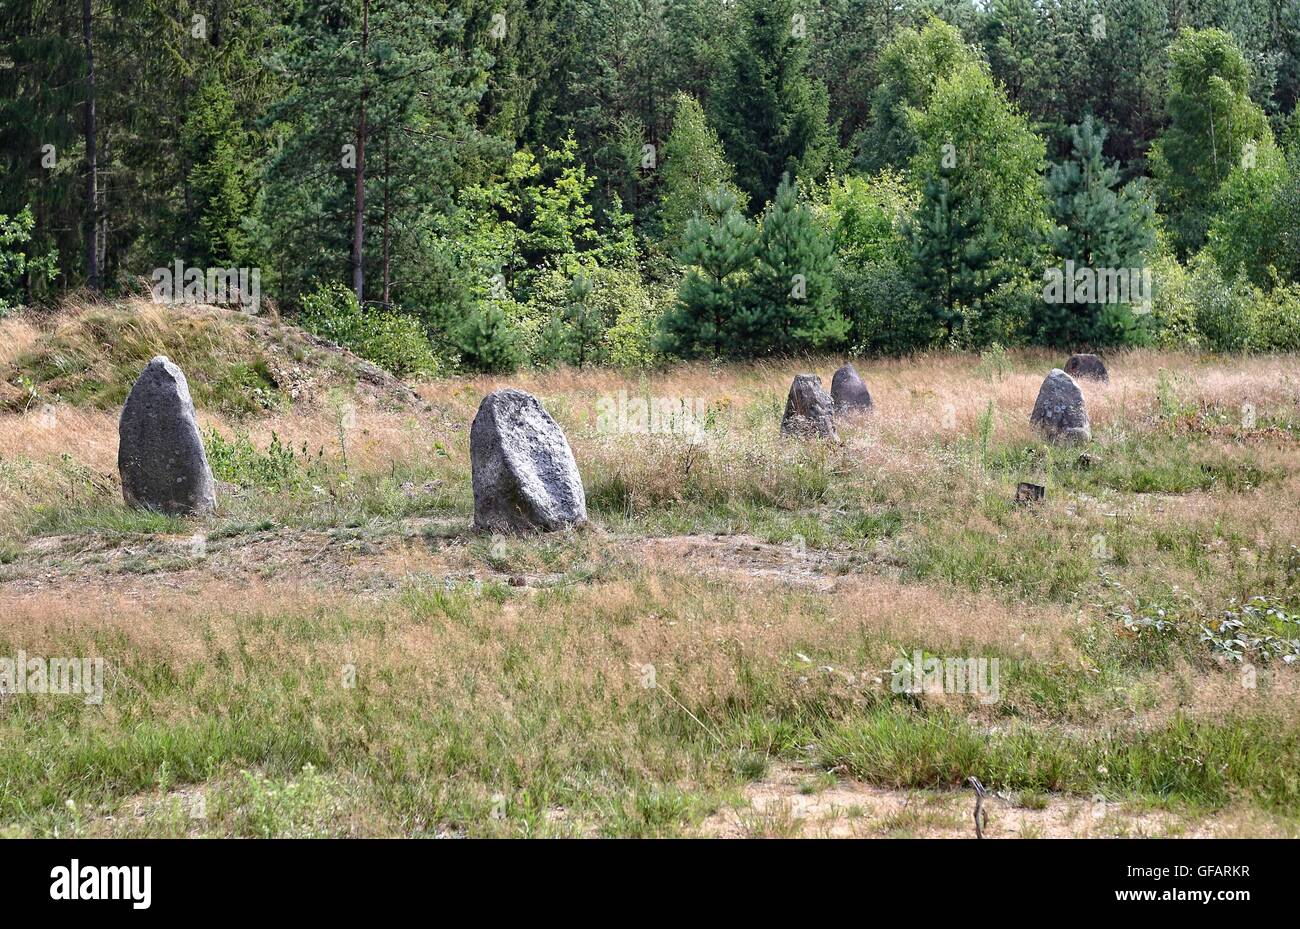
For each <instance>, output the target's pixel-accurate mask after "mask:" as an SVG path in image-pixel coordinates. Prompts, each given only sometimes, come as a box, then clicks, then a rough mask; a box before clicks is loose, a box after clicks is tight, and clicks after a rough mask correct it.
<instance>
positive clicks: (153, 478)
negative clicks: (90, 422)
mask: <svg viewBox="0 0 1300 929" xmlns="http://www.w3.org/2000/svg"><path fill="white" fill-rule="evenodd" d="M117 433H118V446H117V469H118V472H119V473H120V474H121V476H122V496H123V497H124V498H125V500H126V502H127V504H128V505H130V506H136V507H141V508H144V509H150V510H156V511H157V512H159V513H167V514H169V515H173V516H203V515H206V514H208V513H211V512H212V511H213V510H214V509H216V506H217V492H216V485H215V483H214V482H213V480H212V469H211V468H210V467H208V456H207V453H206V452H205V451H204V448H203V436H202V435H201V434H200V433H199V426H198V423H197V421H196V420H195V418H194V402H193V400H191V399H190V386H189V384H188V383H187V382H186V380H185V374H184V372H182V371H181V369H180V368H178V367H176V365H174V364H172V363H171V361H170V360H168V359H167V358H166V357H165V356H163V355H159V356H158V357H157V358H154V359H153V360H152V361H150V362H149V364H148V365H146V366H145V369H144V371H142V372H141V374H140V376H139V377H138V378H136V381H135V384H134V385H132V387H131V393H130V394H129V395H128V396H127V398H126V405H125V406H123V407H122V417H121V419H120V420H118V425H117Z"/></svg>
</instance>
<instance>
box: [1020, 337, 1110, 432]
mask: <svg viewBox="0 0 1300 929" xmlns="http://www.w3.org/2000/svg"><path fill="white" fill-rule="evenodd" d="M1075 378H1080V379H1085V378H1086V379H1088V380H1094V381H1102V382H1108V381H1109V380H1110V376H1109V375H1108V374H1107V372H1106V366H1105V365H1104V364H1102V361H1101V359H1100V358H1098V357H1097V356H1096V355H1073V356H1071V357H1070V360H1069V361H1067V362H1066V363H1065V369H1064V370H1062V369H1060V368H1053V369H1052V372H1051V373H1050V374H1048V375H1047V378H1046V379H1045V380H1044V381H1043V386H1042V387H1040V388H1039V389H1038V399H1037V400H1036V401H1035V402H1034V411H1033V413H1031V414H1030V416H1029V421H1030V422H1031V423H1032V424H1033V425H1034V426H1036V427H1038V429H1039V430H1040V431H1041V432H1042V433H1043V434H1044V435H1046V436H1047V438H1048V439H1050V440H1051V441H1053V442H1058V443H1061V444H1069V443H1072V442H1087V441H1088V440H1089V439H1091V438H1092V425H1091V423H1090V422H1089V421H1088V408H1087V406H1086V405H1085V404H1084V402H1083V391H1082V390H1080V389H1079V384H1078V381H1076V380H1075Z"/></svg>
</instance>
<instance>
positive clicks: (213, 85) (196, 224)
mask: <svg viewBox="0 0 1300 929" xmlns="http://www.w3.org/2000/svg"><path fill="white" fill-rule="evenodd" d="M181 143H182V149H183V151H184V155H185V160H186V162H187V163H188V164H189V165H191V167H190V170H189V174H188V176H187V177H186V187H187V195H186V197H185V202H186V204H187V205H188V210H187V211H186V213H185V215H184V218H183V222H182V234H183V235H184V237H185V238H186V239H187V240H188V248H187V249H186V254H185V256H184V257H185V258H186V260H188V261H190V262H191V263H193V264H195V265H198V266H200V267H214V266H215V267H229V266H233V265H239V264H241V263H242V262H243V261H244V260H245V259H246V258H247V255H248V241H247V239H248V237H247V233H246V231H245V229H244V220H245V218H246V216H247V213H248V210H249V207H250V205H251V178H250V177H249V171H248V164H249V156H250V152H249V150H248V146H247V143H246V140H245V138H244V133H243V131H242V130H241V128H240V126H239V124H238V122H237V120H236V118H235V104H234V101H233V100H231V98H230V94H229V93H227V91H226V88H225V86H224V85H223V84H222V83H221V81H220V80H219V79H215V78H214V79H212V80H209V81H208V82H207V83H206V84H205V85H204V86H203V88H202V89H201V90H200V91H199V94H198V97H197V100H196V101H195V103H194V105H193V109H192V110H191V112H190V116H189V118H188V119H187V120H186V123H185V126H184V128H183V129H182V132H181Z"/></svg>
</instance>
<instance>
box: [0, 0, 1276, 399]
mask: <svg viewBox="0 0 1300 929" xmlns="http://www.w3.org/2000/svg"><path fill="white" fill-rule="evenodd" d="M0 15H2V22H0V31H2V33H3V49H4V51H3V60H0V165H2V167H0V172H2V173H0V314H3V313H5V312H7V311H10V310H12V309H13V308H16V307H18V306H23V305H29V306H41V305H52V304H57V303H58V302H59V301H60V300H61V299H64V298H65V297H67V296H68V295H69V294H71V293H74V292H75V293H77V294H79V295H88V296H89V297H90V298H92V299H95V298H98V297H99V296H100V295H102V296H103V297H104V298H109V299H111V298H113V297H114V296H120V295H137V296H138V295H142V294H152V296H153V298H154V299H155V300H163V301H169V302H205V303H223V302H226V303H231V304H237V305H240V306H243V307H244V308H245V309H248V310H249V311H253V312H258V311H263V309H264V308H263V307H262V304H263V303H268V304H269V305H270V306H273V307H274V308H275V310H276V311H278V312H281V313H284V314H286V315H289V316H291V317H292V318H294V319H296V320H297V321H298V322H299V323H300V324H301V325H303V326H305V327H306V328H308V329H309V330H311V331H313V332H315V333H317V334H319V335H323V336H326V337H328V338H331V339H333V340H335V341H337V342H339V343H341V344H344V345H347V346H349V347H351V348H353V349H354V350H355V351H357V352H358V353H359V354H361V355H363V356H365V357H366V358H369V359H370V360H372V361H375V362H377V363H379V364H381V365H382V366H384V367H386V368H388V369H389V370H391V371H393V372H394V373H397V374H399V375H405V374H418V375H425V376H429V375H437V374H440V373H455V372H475V371H479V372H489V373H500V372H508V371H513V370H517V369H520V368H530V367H537V368H547V367H551V366H555V365H565V364H567V365H574V366H579V367H581V366H588V365H613V366H624V367H634V368H635V367H647V366H654V365H659V364H662V363H663V362H665V361H667V360H671V359H677V358H680V359H695V358H700V359H724V360H727V359H751V358H761V357H768V356H786V355H795V354H801V353H810V352H830V351H837V352H838V351H842V352H848V353H852V354H855V355H868V356H870V355H904V354H910V353H914V352H918V351H924V350H927V349H932V348H954V349H962V350H987V349H990V348H992V349H997V348H999V347H1001V348H1010V347H1016V346H1023V345H1041V346H1050V347H1053V348H1061V349H1068V350H1081V349H1090V350H1104V349H1107V348H1115V347H1125V346H1153V347H1156V348H1168V349H1185V350H1193V351H1209V352H1256V351H1258V352H1268V351H1292V350H1295V349H1297V348H1300V119H1298V117H1297V114H1296V102H1297V97H1300V3H1297V2H1296V0H987V2H975V0H823V2H821V3H820V4H813V3H809V2H807V0H734V2H733V0H527V2H525V0H492V2H488V0H465V2H457V3H448V2H444V0H419V2H412V0H270V2H267V0H259V2H252V0H206V2H190V0H172V2H166V3H160V2H157V0H82V2H80V3H77V2H72V0H6V2H5V4H4V7H3V13H2V14H0ZM214 279H215V280H216V282H217V283H218V284H219V285H221V286H219V287H216V288H214V287H213V286H212V285H213V282H214ZM214 290H218V291H219V293H215V294H214V293H213V291H214Z"/></svg>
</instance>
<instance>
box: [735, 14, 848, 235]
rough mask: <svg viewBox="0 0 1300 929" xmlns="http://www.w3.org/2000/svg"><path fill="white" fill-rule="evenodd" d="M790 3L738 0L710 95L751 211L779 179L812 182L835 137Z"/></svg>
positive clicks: (798, 17) (801, 24)
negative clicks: (731, 33) (788, 177)
mask: <svg viewBox="0 0 1300 929" xmlns="http://www.w3.org/2000/svg"><path fill="white" fill-rule="evenodd" d="M803 15H804V14H802V13H799V12H798V10H797V8H796V6H795V3H794V0H741V3H740V6H739V9H738V10H737V23H736V36H735V38H734V39H733V40H732V41H731V44H730V47H729V48H728V51H727V56H726V59H725V60H724V62H723V64H722V66H721V69H720V72H719V75H718V78H717V80H716V82H715V84H714V88H713V94H712V98H711V105H712V114H711V115H712V117H713V124H714V125H715V126H716V127H717V129H718V135H719V137H720V138H721V139H722V144H723V146H724V147H725V149H726V152H727V157H728V158H729V159H730V160H731V163H732V164H734V165H735V166H736V183H737V184H738V185H739V186H740V189H741V190H743V191H744V192H745V193H746V194H747V195H748V196H749V206H750V209H751V210H752V211H757V210H759V209H761V208H762V207H763V205H764V204H765V203H767V201H768V200H769V199H770V198H771V197H772V195H773V193H774V192H775V191H776V188H777V185H778V184H779V183H780V182H781V176H782V175H783V174H786V173H788V174H790V175H791V176H793V177H796V178H807V179H809V180H814V179H816V178H818V177H819V176H820V175H821V174H822V172H824V171H825V170H826V168H827V166H828V165H829V160H830V150H831V146H832V143H833V140H834V135H833V133H832V131H831V127H830V124H829V117H828V113H829V109H830V104H829V102H828V97H827V94H826V87H825V85H823V84H822V83H821V82H820V81H816V80H813V79H812V78H811V77H810V76H809V74H808V39H807V31H806V30H807V28H808V26H807V23H806V20H804V19H803V18H802V17H803Z"/></svg>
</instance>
